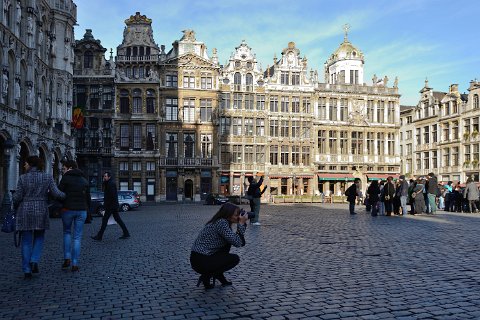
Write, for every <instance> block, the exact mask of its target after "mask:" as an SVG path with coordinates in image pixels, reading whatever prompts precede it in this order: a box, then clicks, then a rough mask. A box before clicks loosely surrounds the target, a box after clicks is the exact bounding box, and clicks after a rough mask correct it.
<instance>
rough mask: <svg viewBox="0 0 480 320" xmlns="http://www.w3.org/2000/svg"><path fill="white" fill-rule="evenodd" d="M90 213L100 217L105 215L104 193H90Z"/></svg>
mask: <svg viewBox="0 0 480 320" xmlns="http://www.w3.org/2000/svg"><path fill="white" fill-rule="evenodd" d="M90 199H91V200H90V213H91V214H92V215H93V214H96V215H98V216H103V215H104V214H105V208H104V207H103V192H100V191H92V192H90Z"/></svg>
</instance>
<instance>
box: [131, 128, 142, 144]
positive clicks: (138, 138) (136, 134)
mask: <svg viewBox="0 0 480 320" xmlns="http://www.w3.org/2000/svg"><path fill="white" fill-rule="evenodd" d="M133 149H135V150H140V149H142V125H141V124H135V125H133Z"/></svg>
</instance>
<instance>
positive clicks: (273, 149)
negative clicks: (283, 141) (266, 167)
mask: <svg viewBox="0 0 480 320" xmlns="http://www.w3.org/2000/svg"><path fill="white" fill-rule="evenodd" d="M270 164H271V165H277V164H278V146H277V145H273V146H272V145H270Z"/></svg>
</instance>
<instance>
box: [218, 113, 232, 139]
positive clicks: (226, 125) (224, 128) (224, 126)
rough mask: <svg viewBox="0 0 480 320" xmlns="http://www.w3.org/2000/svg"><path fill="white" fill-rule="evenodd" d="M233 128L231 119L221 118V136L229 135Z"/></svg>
mask: <svg viewBox="0 0 480 320" xmlns="http://www.w3.org/2000/svg"><path fill="white" fill-rule="evenodd" d="M230 128H231V120H230V118H229V117H221V118H220V134H221V135H229V134H230V130H231V129H230Z"/></svg>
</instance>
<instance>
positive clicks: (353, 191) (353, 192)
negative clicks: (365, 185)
mask: <svg viewBox="0 0 480 320" xmlns="http://www.w3.org/2000/svg"><path fill="white" fill-rule="evenodd" d="M345 195H346V196H347V201H348V202H355V201H356V200H357V195H358V190H357V185H356V184H355V183H354V184H352V185H351V186H350V187H348V189H347V190H346V191H345Z"/></svg>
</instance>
